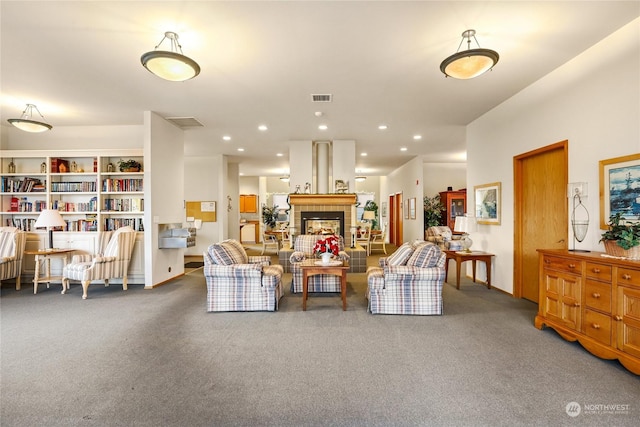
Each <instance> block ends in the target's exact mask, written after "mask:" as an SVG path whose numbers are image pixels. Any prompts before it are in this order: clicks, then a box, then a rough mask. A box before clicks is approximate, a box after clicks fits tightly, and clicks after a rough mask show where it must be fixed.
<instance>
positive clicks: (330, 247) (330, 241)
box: [313, 234, 340, 255]
mask: <svg viewBox="0 0 640 427" xmlns="http://www.w3.org/2000/svg"><path fill="white" fill-rule="evenodd" d="M338 243H339V240H338V236H336V235H335V234H332V235H330V236H327V237H326V238H324V239H320V240H318V241H317V242H316V244H315V245H314V246H313V252H315V253H317V254H325V253H332V254H333V255H338V252H339V251H340V248H339V247H338Z"/></svg>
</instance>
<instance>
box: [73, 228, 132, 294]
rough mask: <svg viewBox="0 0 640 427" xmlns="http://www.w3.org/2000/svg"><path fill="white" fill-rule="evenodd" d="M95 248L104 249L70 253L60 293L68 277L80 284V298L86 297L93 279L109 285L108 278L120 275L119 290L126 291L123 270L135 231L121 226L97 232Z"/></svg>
mask: <svg viewBox="0 0 640 427" xmlns="http://www.w3.org/2000/svg"><path fill="white" fill-rule="evenodd" d="M98 239H99V240H98V247H99V248H100V249H102V248H104V250H103V251H102V252H101V253H99V254H97V255H74V256H73V259H72V260H71V263H70V264H67V265H66V266H65V267H64V269H63V271H62V276H63V283H62V285H63V286H62V288H63V289H62V293H63V294H64V293H65V292H66V291H67V290H68V289H69V280H79V281H80V282H81V283H82V299H87V289H88V288H89V284H91V282H92V281H94V280H104V285H105V286H109V279H114V278H120V277H121V278H122V290H124V291H126V290H127V270H128V269H129V261H131V253H132V252H133V245H134V244H135V241H136V232H135V231H134V230H133V229H132V228H131V227H122V228H119V229H117V230H116V231H106V232H102V233H100V234H99V238H98Z"/></svg>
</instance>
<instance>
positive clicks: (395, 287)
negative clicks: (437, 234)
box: [367, 241, 446, 315]
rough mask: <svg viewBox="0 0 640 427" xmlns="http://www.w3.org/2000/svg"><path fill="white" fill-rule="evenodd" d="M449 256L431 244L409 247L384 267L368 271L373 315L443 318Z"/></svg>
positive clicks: (386, 260) (382, 260)
mask: <svg viewBox="0 0 640 427" xmlns="http://www.w3.org/2000/svg"><path fill="white" fill-rule="evenodd" d="M445 259H446V256H445V254H444V252H442V250H441V249H440V248H439V247H438V246H437V245H435V244H433V243H430V242H424V241H419V242H414V243H405V244H403V245H402V246H400V247H399V248H398V249H397V250H396V251H395V252H394V253H393V254H391V255H390V256H388V257H387V258H380V267H369V268H368V269H367V299H368V300H369V311H370V312H371V313H373V314H421V315H429V314H442V284H443V283H444V277H445V269H444V263H445Z"/></svg>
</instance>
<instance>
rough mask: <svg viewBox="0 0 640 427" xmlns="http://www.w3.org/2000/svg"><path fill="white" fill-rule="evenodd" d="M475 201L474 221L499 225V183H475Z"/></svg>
mask: <svg viewBox="0 0 640 427" xmlns="http://www.w3.org/2000/svg"><path fill="white" fill-rule="evenodd" d="M473 191H474V193H475V203H476V221H477V222H478V224H488V225H500V214H501V207H500V203H501V202H502V194H501V184H500V183H499V182H492V183H490V184H484V185H477V186H475V187H473Z"/></svg>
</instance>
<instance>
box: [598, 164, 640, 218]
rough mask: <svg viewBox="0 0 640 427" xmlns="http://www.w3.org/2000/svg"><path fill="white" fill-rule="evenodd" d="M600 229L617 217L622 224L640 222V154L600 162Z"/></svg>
mask: <svg viewBox="0 0 640 427" xmlns="http://www.w3.org/2000/svg"><path fill="white" fill-rule="evenodd" d="M599 166H600V228H601V229H603V230H605V229H607V228H608V227H607V223H608V222H609V217H610V216H611V215H615V214H617V213H620V214H621V215H622V220H623V221H622V223H624V221H637V220H638V219H639V218H640V185H639V183H640V154H631V155H629V156H622V157H615V158H613V159H607V160H600V162H599Z"/></svg>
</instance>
